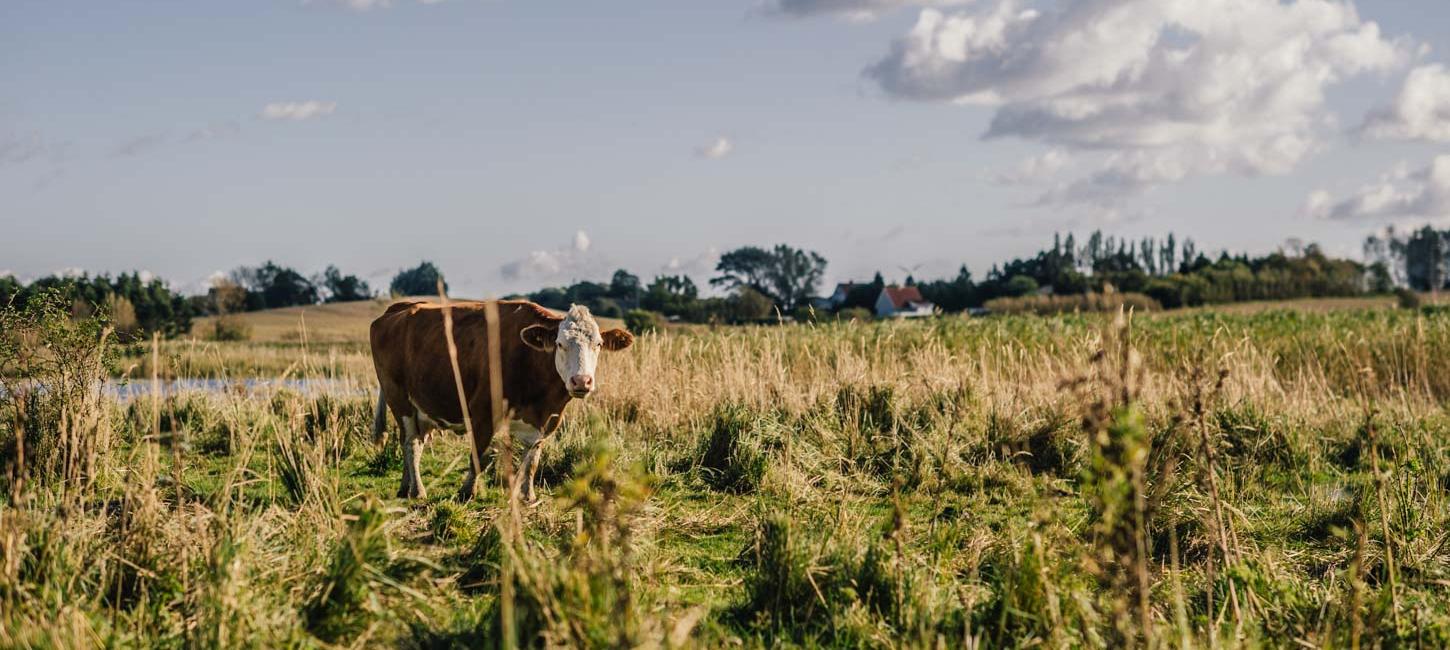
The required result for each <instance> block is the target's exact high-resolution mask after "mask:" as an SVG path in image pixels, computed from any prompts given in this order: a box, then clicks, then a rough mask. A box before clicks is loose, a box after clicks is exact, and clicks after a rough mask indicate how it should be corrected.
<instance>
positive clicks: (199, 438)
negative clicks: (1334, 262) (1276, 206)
mask: <svg viewBox="0 0 1450 650" xmlns="http://www.w3.org/2000/svg"><path fill="white" fill-rule="evenodd" d="M332 316H335V317H336V322H334V323H331V324H328V323H324V322H323V318H322V317H320V316H319V318H318V319H317V320H318V327H319V328H320V329H319V330H318V331H319V332H322V331H324V330H325V331H327V332H329V334H328V336H321V335H319V336H318V337H316V338H314V337H312V336H311V335H310V334H309V337H308V339H309V340H308V343H307V344H306V345H303V344H302V342H301V341H300V339H299V340H293V341H288V340H286V339H285V337H284V336H283V335H282V334H277V335H276V337H275V338H274V337H273V336H272V335H269V336H268V337H267V339H268V340H271V341H273V342H270V343H269V342H254V343H246V344H208V343H201V342H188V341H172V342H166V343H164V344H163V345H162V346H161V348H160V350H159V351H158V353H157V354H156V355H155V356H156V359H157V361H156V362H154V363H153V362H152V361H151V360H150V355H151V352H150V351H149V350H144V349H143V350H132V351H129V352H128V353H127V354H126V355H123V356H122V357H121V361H120V362H119V365H120V366H123V367H120V368H117V369H113V370H111V371H110V372H111V373H112V374H126V375H128V376H130V377H132V380H133V381H138V382H149V381H150V380H151V376H152V372H153V370H154V371H155V373H156V375H157V376H158V377H160V376H201V377H210V378H243V377H266V378H275V377H282V376H286V377H291V378H298V379H318V378H327V379H330V380H332V381H331V382H330V383H327V384H325V386H326V389H325V390H320V391H308V392H302V391H298V390H292V389H286V388H261V389H257V390H254V391H250V392H243V391H232V390H224V391H214V392H203V391H190V392H181V393H177V394H171V395H168V396H166V397H165V399H158V400H155V401H152V400H151V399H149V398H141V399H137V400H134V401H131V402H125V403H123V402H120V401H118V400H116V399H115V398H113V397H110V396H109V395H108V394H107V393H103V392H98V391H96V390H94V389H93V386H94V385H95V382H96V381H97V380H98V378H99V377H100V376H101V375H104V374H106V372H104V371H100V370H96V369H94V368H95V365H94V364H91V365H87V363H85V361H87V360H88V359H90V357H85V356H84V354H83V353H82V352H79V351H78V352H76V355H77V358H79V359H80V360H81V362H77V363H75V364H72V365H73V366H74V368H78V369H80V370H76V371H75V372H77V373H79V375H80V376H81V377H82V378H88V379H85V380H84V381H78V382H77V384H76V385H77V387H78V388H77V389H76V390H75V391H73V392H69V391H54V392H51V393H47V394H44V395H33V396H32V397H30V398H28V399H29V401H26V400H16V399H15V398H14V397H13V395H11V394H7V395H6V400H7V401H5V402H4V403H3V404H4V407H3V410H0V416H3V421H4V422H5V423H7V424H5V425H0V426H10V427H12V428H10V429H0V432H4V431H9V432H10V433H9V437H8V439H9V440H11V441H12V443H4V441H5V440H6V439H7V437H6V436H5V435H4V433H0V443H3V444H8V445H9V446H8V447H3V448H0V449H4V450H6V451H5V453H7V454H8V456H6V457H5V458H4V460H9V461H14V460H15V453H14V452H15V446H14V445H13V438H14V432H15V431H16V430H17V429H18V430H23V431H25V432H26V434H27V437H26V439H27V441H29V442H28V444H27V450H26V455H25V456H24V459H23V460H21V461H20V462H19V464H20V465H21V467H22V468H23V470H22V472H21V474H20V475H21V476H23V477H25V480H24V481H16V480H15V478H14V477H13V476H12V477H10V478H7V479H6V483H5V485H4V487H5V490H4V496H0V646H5V647H17V646H18V647H88V646H151V645H166V646H201V647H218V646H224V647H371V646H379V645H381V646H402V647H419V648H435V647H493V646H497V645H500V644H501V642H502V640H503V639H505V638H514V637H516V638H518V639H519V640H520V644H521V645H524V646H529V647H538V646H544V647H621V646H631V647H633V646H640V647H720V646H722V645H743V646H745V647H774V646H802V647H814V646H830V647H932V648H938V647H1003V646H1007V647H1030V646H1048V647H1122V646H1124V645H1129V646H1150V647H1175V648H1179V647H1205V648H1213V647H1257V646H1270V647H1298V646H1310V647H1353V646H1364V647H1371V646H1376V647H1417V646H1427V647H1443V646H1445V645H1446V644H1447V643H1450V538H1447V535H1446V533H1445V531H1446V530H1447V524H1450V503H1447V498H1446V497H1447V496H1450V413H1447V412H1446V410H1445V404H1446V401H1447V399H1450V315H1447V314H1445V313H1444V312H1429V313H1419V312H1409V311H1397V310H1389V309H1355V308H1351V309H1332V310H1304V309H1295V310H1270V311H1257V312H1251V313H1221V312H1212V311H1193V312H1181V313H1171V314H1158V315H1151V316H1140V317H1138V318H1135V319H1132V320H1131V322H1130V321H1128V320H1126V319H1114V318H1112V317H1108V316H1063V317H1055V318H1038V317H992V318H983V319H957V318H951V319H945V318H944V319H937V320H929V321H918V322H890V323H872V324H858V323H833V324H828V325H820V326H809V325H792V326H783V327H763V328H754V327H752V328H720V329H713V330H712V329H708V328H700V329H690V330H678V331H673V330H672V331H669V332H666V333H663V334H652V335H646V336H642V337H640V338H639V340H638V342H637V344H636V345H635V346H634V347H633V348H631V349H629V350H627V351H625V352H622V353H618V354H613V355H609V356H607V357H606V358H605V359H603V360H602V362H601V367H600V377H599V382H600V390H599V394H598V395H597V396H596V397H592V398H590V399H589V400H588V401H587V402H583V403H576V404H574V405H572V406H571V407H570V410H569V412H568V417H567V419H566V424H565V426H564V428H563V430H562V431H561V432H560V434H559V435H558V438H557V439H556V440H554V441H553V442H552V443H551V444H550V445H549V446H548V447H547V448H546V454H545V458H544V461H543V468H542V469H541V471H540V474H541V477H542V478H543V480H544V484H545V486H546V488H545V490H544V492H545V494H546V498H545V500H544V503H543V504H542V505H540V506H538V507H535V508H528V509H525V508H519V507H516V506H514V505H513V504H511V503H509V501H508V499H507V498H506V496H505V493H504V492H503V491H502V490H501V489H500V487H499V485H498V484H497V483H493V484H490V486H489V487H488V489H487V490H485V491H483V492H482V493H481V494H480V496H479V498H477V499H475V500H474V501H473V502H471V503H469V504H467V505H460V504H457V503H455V502H453V501H452V500H451V499H450V497H451V495H452V494H453V492H454V490H456V488H457V487H458V486H459V484H460V483H461V479H462V472H463V470H464V469H465V467H466V465H467V462H468V461H467V457H468V453H469V452H468V446H467V443H466V442H464V441H463V440H462V439H460V438H457V437H454V436H451V435H447V436H443V437H435V439H434V441H433V442H432V443H430V445H429V447H428V450H427V452H426V454H425V458H424V470H423V476H424V481H425V483H426V484H427V487H428V492H429V494H430V495H432V496H430V497H429V498H428V499H427V500H425V501H422V502H405V501H402V500H398V499H395V498H393V497H392V495H393V493H394V492H395V490H396V489H397V484H398V481H399V478H400V473H401V464H400V460H399V458H400V457H399V454H398V452H397V450H396V448H394V447H389V446H381V447H379V446H375V445H374V444H373V442H372V441H371V437H370V434H369V433H368V431H367V430H368V426H369V421H370V418H371V406H372V394H371V393H370V392H369V391H370V390H372V385H373V380H372V368H371V364H370V362H369V361H368V357H367V351H366V349H365V346H364V345H362V344H360V343H358V342H357V341H356V340H353V339H350V338H349V336H348V335H347V334H346V333H347V332H348V331H351V329H350V328H352V326H351V325H347V324H345V323H344V321H348V320H349V318H348V317H346V316H344V315H343V314H341V313H336V314H332ZM279 318H280V317H279ZM307 319H308V328H309V332H310V331H311V328H312V327H313V314H312V312H309V313H308V315H307ZM262 331H263V328H262V327H261V326H260V325H258V326H257V332H258V333H260V332H262ZM277 331H278V332H284V331H285V330H284V329H280V326H279V329H278V330H277ZM332 333H336V334H337V337H338V338H336V339H330V338H328V337H329V336H331V335H332ZM259 338H260V337H259ZM126 366H129V373H128V372H127V368H126ZM86 368H92V369H91V370H85V369H86ZM17 403H23V404H24V405H25V406H24V408H23V409H17V408H16V404H17ZM12 464H13V463H12Z"/></svg>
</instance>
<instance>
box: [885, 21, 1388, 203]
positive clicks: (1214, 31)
mask: <svg viewBox="0 0 1450 650" xmlns="http://www.w3.org/2000/svg"><path fill="white" fill-rule="evenodd" d="M1410 49H1411V48H1410V47H1409V45H1408V44H1407V43H1405V42H1402V41H1392V40H1387V39H1385V38H1384V37H1382V36H1381V34H1380V31H1379V27H1378V25H1376V24H1375V23H1373V22H1365V21H1362V20H1361V19H1360V18H1359V16H1358V14H1357V12H1356V11H1355V9H1354V7H1353V6H1352V5H1349V4H1343V3H1339V2H1331V1H1329V0H1296V1H1295V2H1292V3H1284V2H1280V1H1279V0H1076V1H1069V0H1064V1H1063V2H1060V3H1056V4H1054V5H1052V8H1050V9H1043V10H1039V9H1035V8H1032V7H1029V6H1027V5H1024V4H1022V3H1020V2H1018V1H1016V0H997V1H996V2H994V3H992V4H991V5H990V6H986V7H983V8H982V9H980V10H971V11H958V12H954V13H950V14H948V13H943V12H941V11H938V10H935V9H924V10H922V12H921V14H920V16H919V18H918V20H917V22H916V25H915V26H914V27H913V28H912V30H911V31H910V33H908V34H907V35H906V36H905V37H903V38H901V39H898V40H897V41H896V42H895V43H894V44H893V46H892V48H891V50H890V51H889V53H888V54H887V55H886V56H885V57H884V58H882V59H881V60H880V61H878V62H877V63H876V64H874V65H872V66H870V67H869V68H867V70H866V73H865V74H866V75H867V76H868V77H870V78H872V79H874V80H875V81H876V82H877V83H878V84H879V85H880V87H881V88H882V90H884V91H885V92H886V93H887V94H888V95H890V96H892V97H896V98H902V99H911V100H920V101H940V102H953V103H959V104H972V105H981V106H988V107H991V108H992V110H993V111H994V114H993V117H992V120H991V123H990V126H989V127H988V129H987V131H986V133H985V134H984V137H986V138H994V137H1008V136H1016V137H1020V138H1024V139H1029V140H1037V141H1041V142H1044V143H1048V144H1051V145H1054V146H1056V147H1060V148H1064V149H1067V150H1070V151H1074V152H1097V153H1105V154H1108V160H1107V162H1106V163H1105V166H1104V167H1103V169H1101V170H1099V171H1098V172H1096V173H1094V174H1092V175H1091V176H1089V177H1088V178H1085V179H1081V180H1079V181H1078V182H1077V183H1075V185H1076V186H1077V187H1076V188H1075V189H1073V191H1072V192H1068V193H1059V196H1063V197H1067V198H1071V197H1070V196H1068V195H1069V194H1074V193H1075V194H1079V195H1089V196H1098V197H1100V196H1102V195H1104V194H1106V193H1109V192H1112V191H1114V190H1121V189H1122V188H1124V187H1127V188H1130V189H1132V190H1133V191H1141V190H1142V189H1145V188H1147V187H1151V186H1153V185H1156V184H1160V183H1165V182H1174V181H1177V180H1181V179H1183V178H1187V177H1189V176H1193V175H1199V174H1221V173H1240V174H1249V175H1254V174H1266V173H1286V172H1288V171H1290V170H1292V169H1293V168H1294V167H1295V166H1297V165H1298V163H1299V162H1300V161H1301V160H1303V159H1304V158H1305V157H1306V156H1308V155H1309V154H1310V153H1311V152H1313V151H1315V150H1316V149H1317V148H1318V147H1319V146H1320V136H1321V135H1322V134H1321V131H1323V130H1324V127H1325V125H1326V123H1327V122H1328V121H1329V120H1330V118H1331V116H1330V115H1329V114H1328V112H1327V110H1326V109H1325V106H1324V94H1325V91H1326V89H1327V88H1329V87H1330V86H1332V85H1333V84H1335V83H1338V82H1340V81H1342V80H1343V79H1345V78H1347V77H1350V76H1353V75H1357V74H1363V73H1368V72H1383V71H1388V70H1391V69H1393V68H1395V67H1397V66H1400V65H1402V64H1403V63H1404V62H1405V61H1406V60H1408V58H1409V50H1410ZM1009 175H1010V172H1009Z"/></svg>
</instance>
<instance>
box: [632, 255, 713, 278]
mask: <svg viewBox="0 0 1450 650" xmlns="http://www.w3.org/2000/svg"><path fill="white" fill-rule="evenodd" d="M719 262H720V250H719V249H717V248H715V247H714V246H711V247H709V248H706V249H705V250H704V251H703V252H701V253H700V254H698V255H694V256H691V257H685V258H681V257H679V256H675V257H671V258H670V259H669V261H668V262H665V264H664V266H663V267H661V268H660V272H661V273H663V274H665V275H688V276H692V277H693V276H701V277H708V276H709V275H710V274H711V273H713V272H714V271H715V265H716V264H718V263H719ZM649 280H650V278H645V281H646V282H648V281H649Z"/></svg>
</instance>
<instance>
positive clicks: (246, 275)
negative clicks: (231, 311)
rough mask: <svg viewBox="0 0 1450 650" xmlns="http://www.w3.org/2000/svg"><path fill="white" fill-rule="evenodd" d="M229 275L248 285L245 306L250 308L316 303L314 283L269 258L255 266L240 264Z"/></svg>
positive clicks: (239, 282)
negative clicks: (241, 265) (240, 265)
mask: <svg viewBox="0 0 1450 650" xmlns="http://www.w3.org/2000/svg"><path fill="white" fill-rule="evenodd" d="M232 278H233V279H234V280H236V282H237V284H240V285H242V286H244V287H246V288H247V306H248V307H249V308H250V309H253V310H256V309H275V308H277V307H292V306H295V305H312V304H316V303H318V302H319V300H318V295H317V285H314V284H312V281H311V280H308V279H307V277H306V276H304V275H302V274H301V273H298V272H297V271H296V270H295V269H292V268H289V267H286V266H281V265H279V264H277V263H275V262H272V261H271V260H268V261H267V262H266V263H265V264H263V265H261V266H258V267H246V266H243V267H239V268H237V270H235V271H233V272H232Z"/></svg>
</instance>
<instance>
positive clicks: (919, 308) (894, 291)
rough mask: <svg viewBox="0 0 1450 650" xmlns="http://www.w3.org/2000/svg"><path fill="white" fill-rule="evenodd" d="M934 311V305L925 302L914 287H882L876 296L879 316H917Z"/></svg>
mask: <svg viewBox="0 0 1450 650" xmlns="http://www.w3.org/2000/svg"><path fill="white" fill-rule="evenodd" d="M935 313H936V305H933V304H931V303H930V302H927V300H926V298H923V297H922V296H921V290H920V289H917V288H916V287H883V288H882V289H881V295H878V296H877V297H876V316H877V317H879V318H917V317H920V316H930V315H932V314H935Z"/></svg>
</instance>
